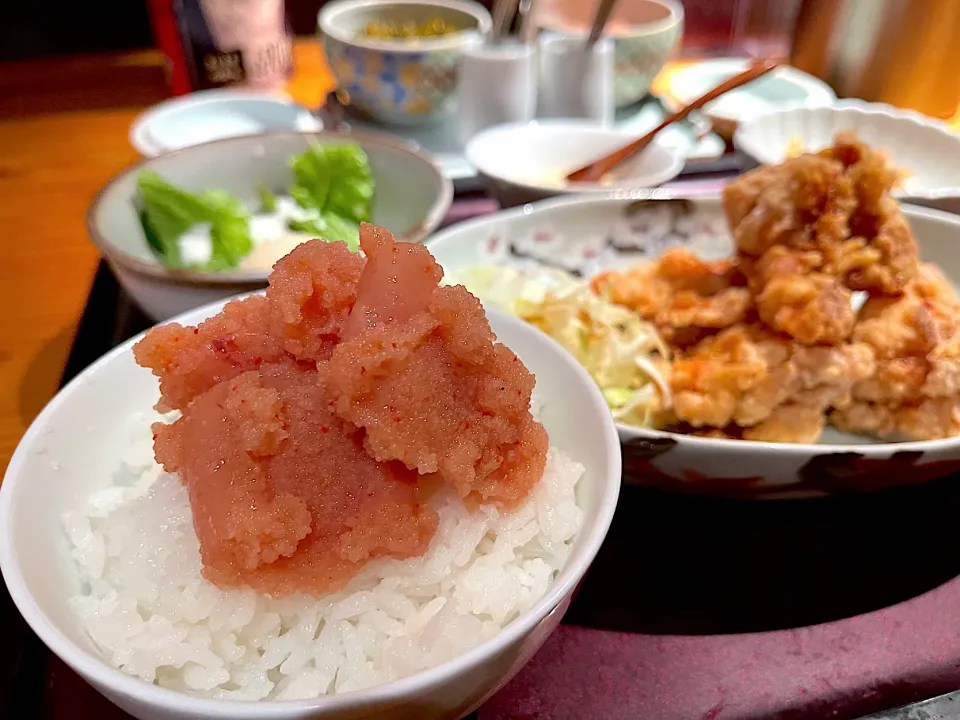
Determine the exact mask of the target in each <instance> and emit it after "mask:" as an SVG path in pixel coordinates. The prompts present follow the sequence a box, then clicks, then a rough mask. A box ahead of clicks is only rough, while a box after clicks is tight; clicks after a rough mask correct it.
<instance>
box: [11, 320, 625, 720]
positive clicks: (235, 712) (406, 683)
mask: <svg viewBox="0 0 960 720" xmlns="http://www.w3.org/2000/svg"><path fill="white" fill-rule="evenodd" d="M222 306H223V303H217V304H214V305H208V306H206V307H204V308H200V309H197V310H194V311H193V312H190V313H187V314H185V315H182V316H180V317H178V318H177V321H178V322H180V323H183V324H191V325H192V324H196V323H197V322H199V321H201V320H203V319H204V318H206V317H209V316H210V315H212V314H214V313H215V312H218V311H219V310H220V308H221V307H222ZM488 316H489V319H490V323H491V325H492V327H493V330H494V331H495V332H496V334H497V336H498V338H499V339H500V341H501V342H503V343H505V344H506V345H508V346H509V347H511V348H512V349H513V350H514V351H515V352H516V353H517V355H518V356H519V357H520V359H521V360H522V361H523V362H524V363H525V364H526V365H527V367H528V368H530V370H531V371H533V373H534V374H535V375H536V378H537V386H538V388H539V389H538V391H537V392H538V395H539V396H541V397H542V398H544V399H545V400H544V401H543V402H542V403H541V406H540V410H541V419H542V421H543V423H544V425H545V426H546V428H547V430H548V432H549V434H550V441H551V444H553V445H555V446H557V447H559V448H561V449H563V450H564V451H565V452H566V453H568V454H569V456H570V457H571V458H574V459H575V460H577V461H579V462H581V463H582V464H583V465H584V467H585V468H586V473H585V474H584V476H583V478H582V479H581V481H580V483H579V484H578V486H577V493H578V500H579V504H580V506H581V507H582V509H583V513H584V515H583V524H582V527H581V529H580V532H579V534H578V536H577V537H576V539H575V540H574V543H573V547H572V551H571V554H570V558H569V560H568V561H567V563H566V565H565V566H564V568H563V569H562V570H561V572H560V574H559V576H558V577H557V578H556V579H555V580H554V582H553V583H552V584H551V585H550V587H549V589H548V590H547V592H546V594H545V595H544V596H543V598H541V599H540V600H539V601H538V602H537V603H536V605H534V606H533V607H532V608H531V609H530V610H529V611H527V612H525V613H524V614H523V615H521V616H520V617H519V618H517V619H516V620H514V621H513V622H512V623H510V624H509V625H507V626H506V627H505V628H504V630H503V631H502V632H500V633H499V634H498V635H497V636H495V637H494V638H492V639H491V640H489V641H487V642H485V643H483V644H481V645H479V646H478V647H476V648H474V649H473V650H471V651H470V652H468V653H466V654H464V655H462V656H460V657H458V658H456V659H455V660H453V661H451V662H448V663H445V664H443V665H440V666H438V667H436V668H434V669H432V670H429V671H426V672H422V673H418V674H416V675H413V676H410V677H408V678H405V679H403V680H399V681H396V682H392V683H388V684H385V685H380V686H377V687H373V688H370V689H366V690H361V691H357V692H351V693H345V694H343V695H335V696H330V697H324V698H320V699H318V700H311V701H288V702H251V703H244V702H234V701H231V702H227V701H217V700H208V699H199V698H196V697H193V696H190V695H185V694H181V693H178V692H175V691H173V690H168V689H164V688H160V687H157V686H155V685H150V684H147V683H144V682H142V681H140V680H138V679H136V678H133V677H130V676H128V675H126V674H124V673H123V672H121V671H119V670H117V669H115V668H113V667H112V666H109V665H107V664H106V663H105V662H104V661H103V660H101V659H100V657H99V656H98V654H97V652H96V650H95V649H94V647H93V645H92V644H91V641H90V639H89V638H88V637H87V636H86V634H85V633H84V631H83V629H82V627H81V625H80V622H79V621H78V619H77V616H76V615H75V613H74V611H73V610H72V608H71V607H70V604H69V598H70V597H71V596H72V595H75V594H76V593H77V592H79V582H78V580H77V572H76V569H75V567H74V566H73V561H72V560H71V558H70V556H69V554H68V552H69V551H68V549H67V540H66V537H65V534H64V532H63V530H62V527H61V520H60V518H61V515H62V513H63V512H64V511H66V510H69V509H71V508H75V507H77V506H79V505H81V504H82V503H83V502H85V500H86V498H87V497H88V496H89V495H90V493H91V492H93V491H95V490H97V489H99V488H101V487H104V486H106V485H107V484H108V483H110V482H111V476H112V473H114V472H115V470H116V469H117V468H118V467H119V466H120V464H121V462H122V458H123V455H124V451H125V444H126V443H127V442H128V441H129V433H128V432H127V431H126V430H125V428H124V426H123V423H122V422H120V420H121V419H123V418H127V417H130V416H131V414H134V413H137V412H148V411H149V409H150V408H151V407H152V406H153V404H154V403H155V402H156V401H157V399H158V397H159V395H158V391H157V382H156V378H154V377H153V376H152V375H151V373H150V372H149V371H148V370H145V369H143V368H141V367H139V366H137V365H136V363H135V362H134V359H133V353H132V351H131V348H132V346H133V344H134V343H135V342H136V341H137V340H138V339H139V338H134V339H133V340H130V341H128V342H126V343H124V344H123V345H121V346H120V347H118V348H116V349H114V350H113V351H111V352H110V353H108V354H107V355H105V356H104V357H102V358H101V359H100V360H98V361H97V362H96V363H94V364H93V365H92V366H91V367H90V368H88V369H87V370H85V371H84V372H83V373H81V374H80V375H79V376H78V377H77V378H76V379H75V380H73V381H72V382H71V383H70V384H69V385H67V386H66V387H65V388H64V389H63V390H62V391H61V392H60V393H59V394H58V395H57V396H56V397H54V399H53V400H51V401H50V404H49V405H47V407H46V408H45V409H44V410H43V412H41V413H40V415H39V416H38V417H37V419H36V420H35V421H34V422H33V424H32V425H31V426H30V429H29V430H28V431H27V433H26V435H24V437H23V440H22V441H21V442H20V445H19V447H18V448H17V450H16V452H15V453H14V455H13V458H12V460H11V461H10V465H9V467H8V468H7V473H6V476H5V477H4V479H3V485H2V486H0V568H2V570H3V578H4V580H5V581H6V583H7V587H8V589H9V591H10V595H11V597H12V598H13V601H14V602H15V603H16V605H17V608H18V609H19V610H20V612H21V613H22V614H23V616H24V618H26V620H27V622H28V623H29V624H30V626H31V627H32V628H33V630H34V631H35V632H36V633H37V635H39V636H40V639H41V640H43V642H44V643H46V645H47V646H48V647H49V648H50V649H51V650H52V651H53V652H54V653H56V654H57V655H58V656H59V657H60V658H61V659H62V660H63V661H64V662H65V663H66V664H67V665H69V666H70V667H71V668H73V670H75V671H76V672H77V673H79V674H80V675H81V676H82V677H83V678H84V679H86V680H87V681H88V682H89V683H90V684H91V685H93V686H94V687H95V688H96V689H97V690H99V691H100V692H101V693H103V694H104V695H105V696H106V697H108V698H109V699H110V700H112V701H113V702H114V703H116V704H117V705H118V706H120V707H121V708H122V709H123V710H125V711H126V712H128V713H130V714H131V715H133V716H134V717H135V718H139V720H208V719H210V720H213V719H218V720H307V719H308V718H309V719H310V720H359V719H360V718H364V719H365V720H401V719H406V718H417V719H418V720H433V719H434V718H436V719H438V720H439V719H441V718H443V719H445V720H449V719H450V718H457V717H461V716H462V715H465V714H467V713H468V712H471V711H472V710H473V709H475V708H476V707H477V706H478V705H480V704H481V703H482V702H483V700H484V699H486V698H488V697H489V696H490V695H492V694H493V693H494V692H495V691H496V690H498V689H499V688H500V687H502V686H503V685H504V684H505V683H506V682H507V681H508V680H509V679H510V678H511V677H512V676H513V675H514V674H515V673H516V672H517V671H519V669H520V668H521V667H522V666H523V664H524V663H526V662H527V660H529V659H530V657H531V656H532V655H533V654H534V652H536V650H537V649H538V648H539V647H540V646H541V645H542V644H543V642H544V641H545V640H546V639H547V636H548V635H549V634H550V633H551V632H552V631H553V629H554V628H555V627H556V625H557V624H558V623H559V622H560V619H561V618H562V617H563V614H564V612H566V609H567V607H568V606H569V604H570V599H571V596H572V594H573V592H574V589H575V588H576V586H577V584H578V583H579V581H580V579H581V578H582V577H583V575H584V573H585V572H586V571H587V568H588V567H589V565H590V563H591V562H592V560H593V558H594V556H595V555H596V552H597V549H598V548H599V547H600V544H601V543H602V542H603V539H604V537H605V535H606V533H607V530H608V528H609V526H610V521H611V519H612V517H613V511H614V508H615V507H616V504H617V496H618V493H619V490H620V469H621V468H620V449H619V447H618V445H617V432H616V429H615V427H614V425H613V421H612V420H611V418H610V414H609V413H608V412H607V408H606V404H605V403H604V400H603V397H602V395H601V394H600V392H599V391H598V390H597V388H596V387H595V386H594V384H593V382H592V381H591V380H590V378H589V376H588V375H587V374H586V373H585V372H584V371H583V370H582V368H580V366H579V365H577V364H576V362H575V361H574V360H573V359H572V358H571V357H570V355H569V354H567V353H566V351H564V350H563V349H562V348H561V347H560V346H559V345H558V344H556V343H555V342H553V341H552V340H551V339H550V338H548V337H546V336H545V335H542V334H541V333H539V332H537V331H535V330H533V329H532V328H531V327H530V326H528V325H525V324H524V323H522V322H520V321H519V320H515V319H514V318H511V317H509V316H507V315H504V314H502V313H499V312H496V311H492V312H490V313H489V314H488ZM92 439H95V440H96V441H95V442H92V441H91V440H92Z"/></svg>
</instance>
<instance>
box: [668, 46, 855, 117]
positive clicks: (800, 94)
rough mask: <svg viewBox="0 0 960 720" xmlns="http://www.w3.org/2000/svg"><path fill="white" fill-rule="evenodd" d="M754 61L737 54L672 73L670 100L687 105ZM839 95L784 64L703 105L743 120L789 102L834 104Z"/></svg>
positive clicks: (718, 114) (715, 113) (713, 113)
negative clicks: (740, 57) (741, 57)
mask: <svg viewBox="0 0 960 720" xmlns="http://www.w3.org/2000/svg"><path fill="white" fill-rule="evenodd" d="M751 62H752V61H751V60H747V59H738V58H731V59H720V60H705V61H703V62H698V63H696V64H695V65H691V66H690V67H688V68H684V69H682V70H678V71H677V72H676V73H674V74H672V75H671V76H670V80H669V85H668V87H667V92H668V93H669V95H670V99H671V100H673V101H675V102H676V103H677V104H679V105H686V104H688V103H690V102H693V101H694V100H696V99H697V98H698V97H700V96H702V95H704V94H705V93H706V92H707V91H709V90H711V89H712V88H715V87H716V86H717V85H719V84H720V83H722V82H723V81H724V80H727V79H729V78H731V77H733V76H734V75H736V74H738V73H741V72H743V71H744V70H746V69H747V67H749V65H750V63H751ZM836 99H837V95H836V93H834V91H833V89H832V88H831V87H830V86H829V85H827V84H826V83H825V82H823V81H822V80H819V79H817V78H815V77H814V76H813V75H809V74H807V73H805V72H802V71H801V70H797V69H796V68H792V67H789V66H781V67H778V68H777V69H776V70H774V71H773V72H772V73H770V74H769V75H767V76H766V77H762V78H760V79H759V80H755V81H754V82H752V83H748V84H747V85H744V86H743V87H740V88H737V89H736V90H732V91H730V92H728V93H727V94H726V95H723V96H721V97H719V98H717V99H716V100H714V101H713V102H711V103H707V105H706V106H704V108H703V109H704V112H706V113H707V115H709V116H711V117H715V118H723V119H725V120H729V121H733V122H740V121H741V120H746V119H748V118H752V117H756V116H757V115H761V114H763V113H766V112H770V111H771V110H776V109H778V108H780V107H784V106H786V105H790V106H792V107H796V106H801V107H823V106H826V105H832V104H833V103H834V102H836Z"/></svg>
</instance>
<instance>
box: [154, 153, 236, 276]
mask: <svg viewBox="0 0 960 720" xmlns="http://www.w3.org/2000/svg"><path fill="white" fill-rule="evenodd" d="M137 190H138V191H139V195H140V209H139V214H140V222H141V224H142V225H143V230H144V233H145V235H146V238H147V242H148V243H149V245H150V247H151V248H153V250H154V252H156V253H157V254H158V255H159V256H160V259H161V260H162V261H163V262H164V264H166V265H167V266H168V267H173V268H181V267H184V263H183V259H182V258H181V256H180V247H179V245H178V240H179V239H180V237H181V236H182V235H183V234H184V233H185V232H187V230H189V229H190V228H191V227H192V226H193V225H196V224H197V223H210V236H211V240H212V245H213V253H212V255H211V257H210V261H209V262H208V263H206V264H205V265H203V266H202V267H201V268H199V269H202V270H229V269H231V268H235V267H236V266H237V264H238V263H239V262H240V260H241V259H243V257H244V256H245V255H246V254H247V253H249V252H250V250H251V249H252V248H253V240H252V239H251V237H250V215H249V213H248V212H247V209H246V208H245V207H244V205H243V203H242V202H240V201H239V200H238V199H237V198H235V197H233V196H232V195H230V193H228V192H226V191H224V190H204V191H202V192H199V193H191V192H189V191H187V190H184V189H182V188H178V187H177V186H176V185H172V184H171V183H169V182H167V181H166V180H164V179H163V178H162V177H160V176H159V175H157V174H156V173H154V172H150V171H146V170H145V171H144V172H142V173H140V175H139V177H138V178H137Z"/></svg>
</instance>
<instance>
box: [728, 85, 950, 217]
mask: <svg viewBox="0 0 960 720" xmlns="http://www.w3.org/2000/svg"><path fill="white" fill-rule="evenodd" d="M843 130H852V131H853V132H855V133H856V134H857V136H858V137H859V138H860V139H861V140H863V141H864V142H866V143H868V144H869V145H871V146H872V147H876V148H879V149H881V150H884V151H885V152H886V153H888V154H889V156H890V159H891V161H892V162H893V164H894V165H896V166H897V167H898V168H900V169H901V170H904V171H906V173H907V177H906V178H905V180H904V183H903V187H902V189H901V190H899V191H898V193H899V194H900V195H902V196H909V197H916V198H922V199H927V200H936V199H939V198H949V197H953V198H956V197H960V135H957V134H956V133H954V132H951V130H950V129H949V128H948V127H947V125H946V124H945V123H943V122H940V121H939V120H935V119H933V118H930V117H927V116H925V115H921V114H920V113H917V112H914V111H912V110H900V109H898V108H895V107H892V106H890V105H883V104H880V103H867V102H863V101H862V100H841V101H839V102H837V103H836V105H834V106H832V107H818V108H805V107H797V108H785V109H782V110H774V111H772V112H769V113H766V114H764V115H760V116H758V117H755V118H750V119H748V120H745V121H743V122H742V123H741V124H740V127H739V128H737V131H736V133H735V134H734V136H733V141H734V144H735V145H736V147H737V149H738V150H740V151H742V152H743V153H745V154H747V155H749V156H750V157H751V158H753V159H754V160H756V161H757V162H758V163H760V164H762V165H773V164H776V163H780V162H783V160H785V159H786V158H788V157H790V156H791V155H794V154H796V153H797V152H798V151H800V152H804V151H813V152H816V151H818V150H822V149H823V148H825V147H828V146H830V145H831V144H833V138H834V137H835V136H836V134H837V133H838V132H841V131H843Z"/></svg>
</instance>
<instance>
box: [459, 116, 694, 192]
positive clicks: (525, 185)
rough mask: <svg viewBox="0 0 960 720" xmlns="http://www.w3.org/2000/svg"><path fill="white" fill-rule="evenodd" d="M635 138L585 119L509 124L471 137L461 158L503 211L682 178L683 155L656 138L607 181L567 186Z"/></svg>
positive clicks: (654, 184)
mask: <svg viewBox="0 0 960 720" xmlns="http://www.w3.org/2000/svg"><path fill="white" fill-rule="evenodd" d="M637 135H638V133H637V131H636V130H617V129H612V128H604V127H601V126H599V125H596V124H594V123H589V122H586V121H573V120H545V121H536V122H532V123H511V124H507V125H497V126H495V127H492V128H489V129H487V130H484V131H483V132H481V133H479V134H478V135H476V136H474V137H473V138H472V139H471V140H470V141H469V142H468V143H467V146H466V150H465V155H466V158H467V161H468V162H469V163H470V164H471V165H473V166H474V167H475V168H476V169H477V172H478V173H479V174H480V176H481V178H482V179H483V180H484V182H485V183H486V185H487V189H488V190H489V191H490V193H491V194H492V195H493V196H494V197H496V198H497V200H499V201H500V204H501V205H502V206H503V207H510V206H513V205H521V204H523V203H527V202H533V201H535V200H541V199H543V198H548V197H553V196H555V195H568V194H572V193H588V194H593V195H596V194H600V195H608V194H609V193H610V191H611V190H622V191H628V190H633V189H636V188H649V187H656V186H657V185H660V184H662V183H665V182H667V181H668V180H672V179H673V178H675V177H676V176H677V175H679V174H680V171H681V170H682V169H683V165H684V163H685V162H686V158H685V156H684V152H683V151H682V150H681V149H680V148H679V147H678V146H676V145H673V144H668V143H666V142H664V141H662V140H661V139H659V138H658V140H655V141H654V142H653V143H651V144H650V146H649V147H647V149H646V150H644V151H643V152H642V153H640V154H638V155H635V156H634V157H633V158H631V159H630V160H628V161H626V162H624V163H623V164H622V165H621V166H620V167H618V168H616V169H615V170H614V171H613V172H612V173H611V176H612V178H611V179H610V180H609V182H607V181H604V182H601V183H567V182H566V181H565V180H564V179H563V178H564V176H565V175H566V174H567V173H568V172H570V171H572V170H576V169H577V168H578V167H580V166H581V165H584V164H585V163H587V162H589V161H591V160H594V159H598V158H600V157H602V156H603V155H605V154H606V153H608V152H611V151H612V150H615V149H617V148H618V147H621V146H623V145H626V144H627V143H629V142H630V141H631V140H634V139H636V137H637Z"/></svg>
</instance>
